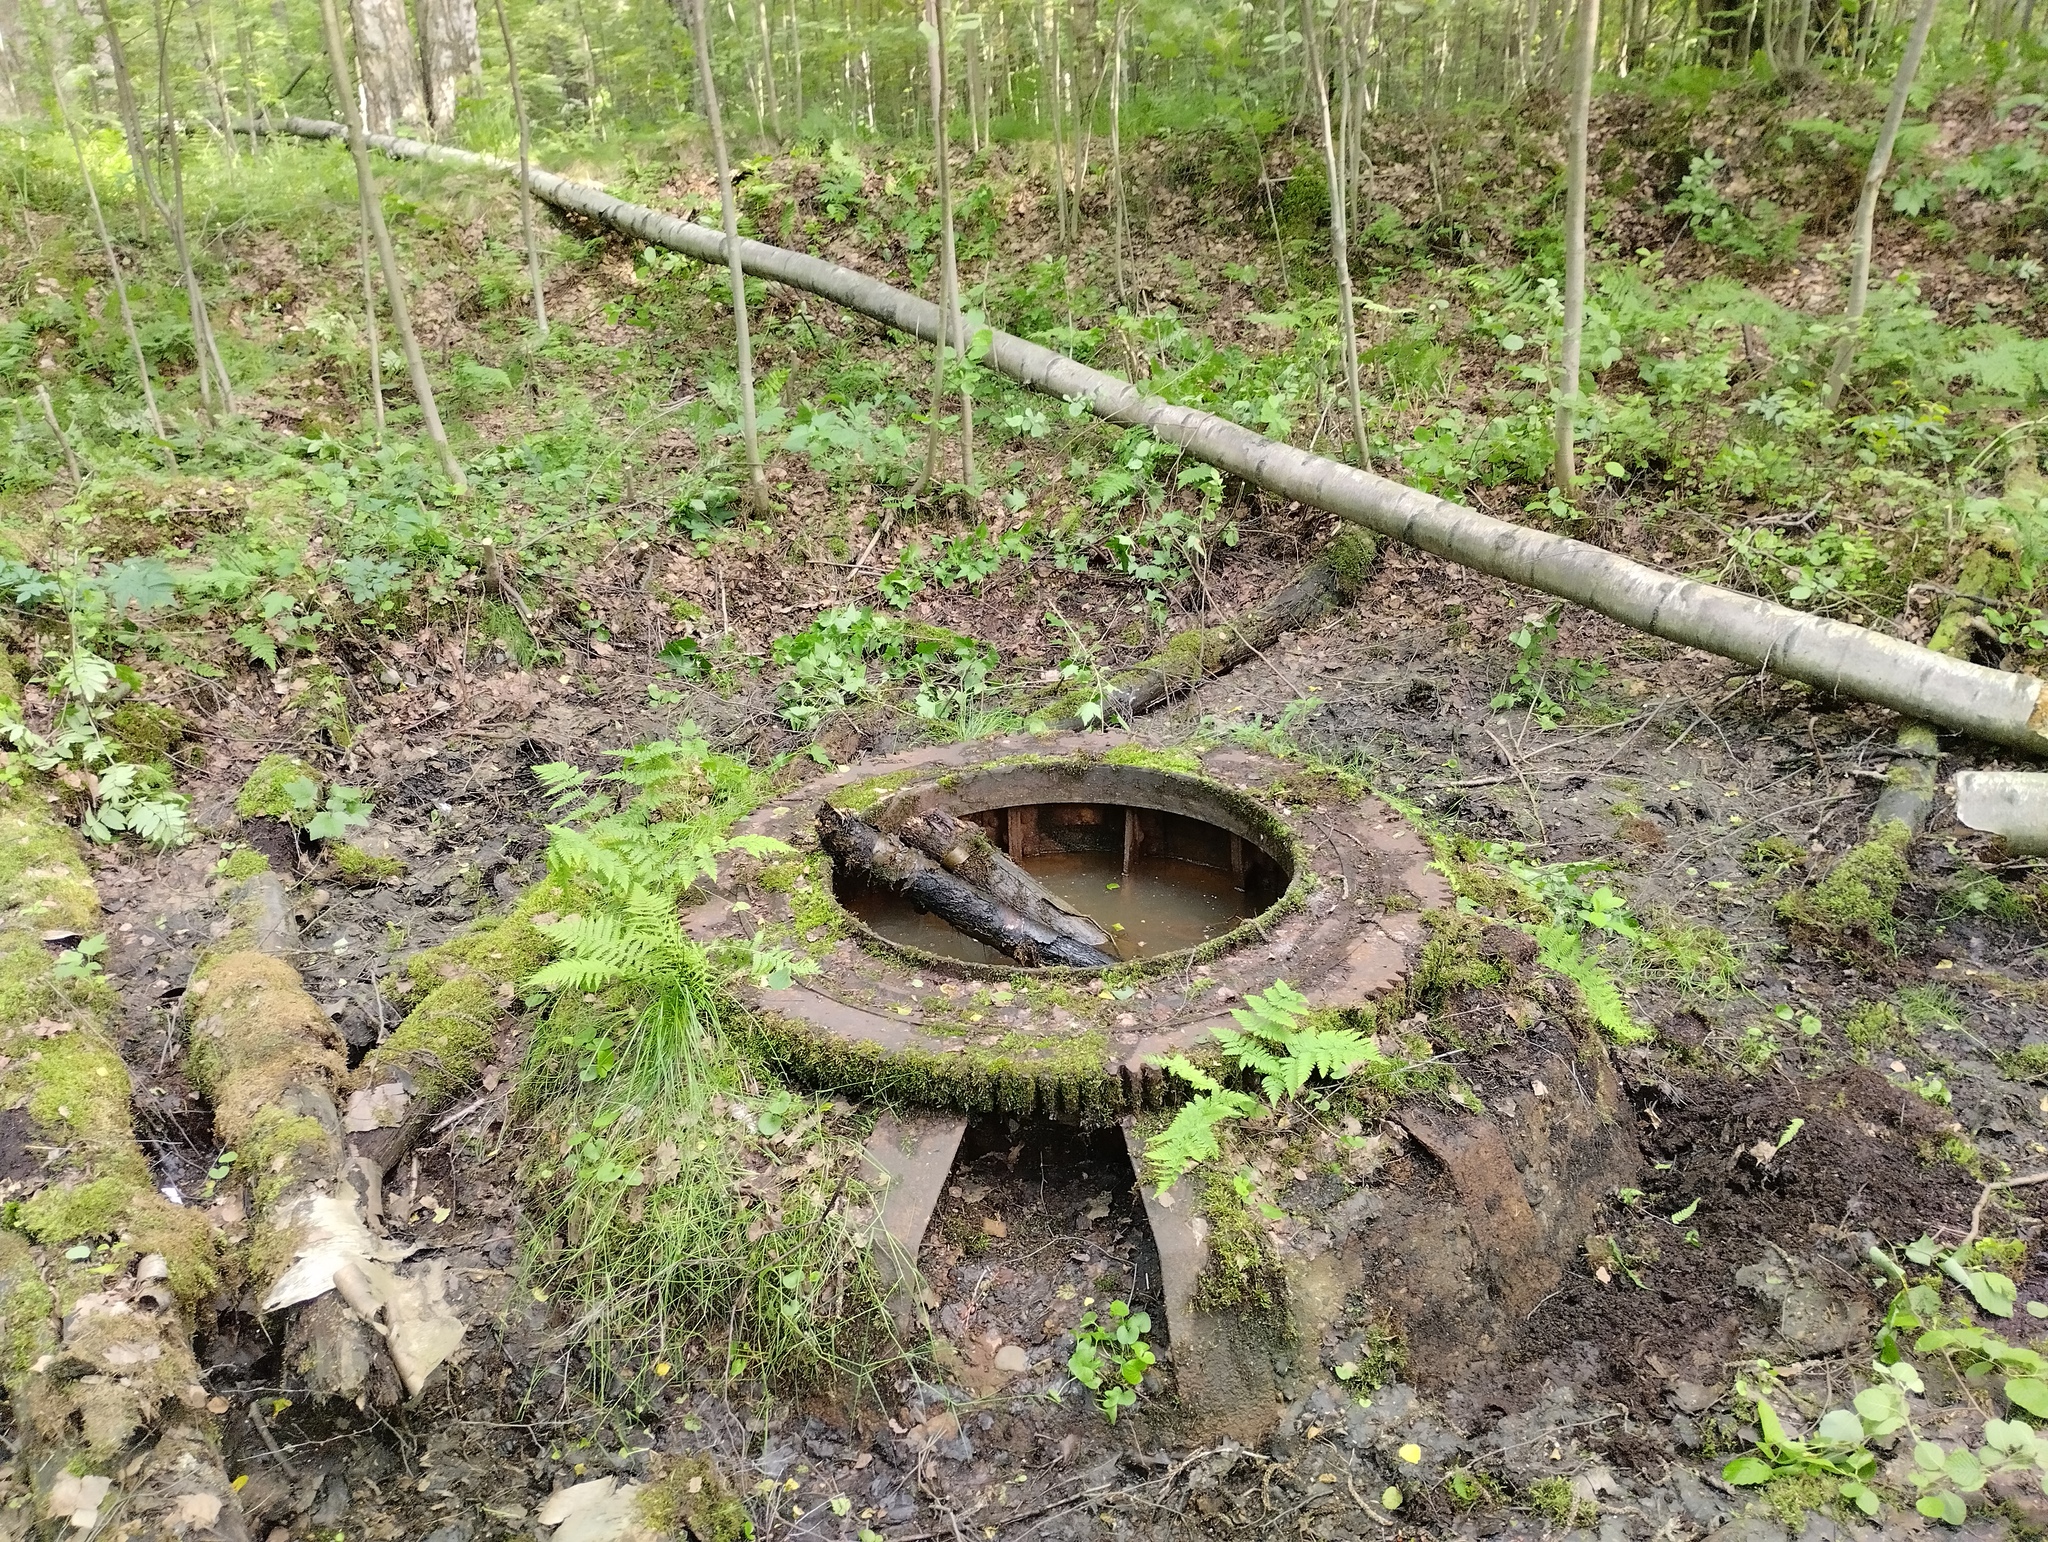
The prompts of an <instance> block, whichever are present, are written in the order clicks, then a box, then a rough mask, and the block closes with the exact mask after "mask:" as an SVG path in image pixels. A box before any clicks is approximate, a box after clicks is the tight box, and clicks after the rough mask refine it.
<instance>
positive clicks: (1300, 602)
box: [1045, 530, 1379, 728]
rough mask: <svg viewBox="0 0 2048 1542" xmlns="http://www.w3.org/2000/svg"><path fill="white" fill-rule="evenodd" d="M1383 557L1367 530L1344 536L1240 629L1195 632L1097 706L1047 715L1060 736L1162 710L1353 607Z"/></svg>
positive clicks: (1106, 693) (1083, 698) (1123, 679)
mask: <svg viewBox="0 0 2048 1542" xmlns="http://www.w3.org/2000/svg"><path fill="white" fill-rule="evenodd" d="M1378 555H1379V543H1378V542H1376V541H1375V540H1374V539H1373V538H1372V537H1371V536H1370V535H1367V534H1366V533H1365V532H1364V531H1362V530H1340V531H1339V532H1338V533H1337V534H1336V536H1335V537H1333V538H1332V540H1331V541H1330V544H1329V545H1328V546H1327V547H1325V548H1324V549H1323V551H1322V553H1321V555H1319V556H1318V557H1317V558H1316V560H1315V561H1313V562H1311V563H1310V564H1309V565H1308V566H1307V567H1305V568H1303V569H1302V570H1301V572H1299V573H1297V574H1296V575H1295V577H1294V579H1293V581H1292V582H1291V583H1289V584H1288V585H1287V586H1286V587H1285V588H1282V589H1279V590H1276V591H1275V592H1274V593H1272V594H1270V595H1268V596H1267V597H1266V598H1265V599H1263V600H1261V601H1260V602H1259V603H1258V604H1257V605H1256V606H1254V607H1253V608H1252V609H1251V610H1249V611H1247V612H1246V613H1245V614H1244V615H1243V616H1241V617H1239V618H1238V619H1237V620H1235V621H1225V622H1223V623H1221V624H1220V625H1217V626H1197V627H1190V628H1188V630H1186V631H1185V632H1177V633H1175V634H1174V636H1173V637H1171V638H1169V639H1168V640H1167V643H1166V646H1165V647H1163V648H1161V649H1160V650H1159V651H1158V652H1157V653H1155V654H1153V655H1152V657H1150V658H1149V659H1146V660H1145V661H1144V662H1143V663H1142V664H1139V665H1137V666H1136V667H1135V668H1132V669H1126V670H1123V671H1121V672H1120V673H1118V674H1115V675H1113V676H1111V677H1110V679H1109V681H1108V683H1107V685H1106V686H1105V687H1104V689H1103V692H1102V695H1101V697H1100V699H1099V701H1098V699H1097V698H1096V697H1095V696H1094V695H1093V694H1092V693H1085V692H1084V693H1081V694H1079V695H1068V696H1065V697H1062V698H1061V699H1060V701H1059V702H1058V703H1057V704H1056V705H1055V706H1054V707H1053V709H1052V710H1051V711H1050V712H1048V713H1047V714H1045V718H1046V721H1047V722H1049V723H1051V724H1053V725H1054V726H1057V727H1061V728H1088V727H1092V726H1095V725H1094V723H1093V721H1092V714H1091V715H1090V719H1091V720H1088V721H1084V719H1083V716H1082V709H1083V708H1084V707H1086V706H1096V705H1099V706H1100V708H1101V711H1102V718H1101V722H1102V725H1103V726H1108V725H1110V724H1113V723H1117V722H1128V721H1129V720H1130V719H1132V718H1134V717H1136V716H1138V715H1139V714H1140V713H1142V712H1149V711H1151V710H1152V709H1153V708H1154V707H1156V706H1158V705H1159V704H1160V703H1161V702H1164V701H1167V700H1169V699H1170V698H1172V697H1174V696H1177V695H1184V694H1186V693H1187V692H1188V691H1191V690H1193V689H1194V688H1195V687H1196V686H1197V685H1200V684H1201V683H1202V681H1203V680H1204V679H1206V678H1208V677H1209V676H1211V675H1220V674H1223V673H1225V672H1226V671H1228V670H1232V669H1235V668H1236V667H1237V666H1238V665H1240V664H1242V663H1243V662H1244V661H1245V660H1246V659H1248V658H1251V657H1252V656H1253V655H1254V654H1256V653H1260V652H1262V651H1264V650H1265V649H1267V648H1270V647H1272V646H1273V644H1274V643H1276V642H1278V641H1279V640H1280V637H1281V635H1282V634H1283V633H1287V632H1298V631H1300V630H1301V629H1302V628H1304V627H1306V626H1308V625H1309V624H1310V623H1311V622H1315V621H1319V620H1321V619H1322V618H1323V617H1324V616H1326V615H1328V614H1329V613H1330V612H1331V611H1333V610H1335V609H1336V608H1337V607H1338V606H1339V605H1349V604H1350V603H1351V602H1352V601H1353V600H1354V599H1356V598H1357V597H1358V591H1359V590H1360V589H1361V588H1362V587H1364V584H1365V578H1366V575H1367V574H1368V573H1370V572H1371V571H1372V564H1373V559H1374V558H1375V557H1377V556H1378Z"/></svg>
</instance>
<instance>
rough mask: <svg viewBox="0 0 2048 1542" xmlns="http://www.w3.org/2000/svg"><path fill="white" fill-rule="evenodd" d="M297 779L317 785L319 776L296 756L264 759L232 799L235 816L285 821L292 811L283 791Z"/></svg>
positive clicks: (271, 756)
mask: <svg viewBox="0 0 2048 1542" xmlns="http://www.w3.org/2000/svg"><path fill="white" fill-rule="evenodd" d="M301 779H304V780H305V781H309V782H311V783H313V784H314V786H316V787H317V786H318V785H319V784H320V774H319V773H318V772H317V771H315V770H314V769H313V768H312V767H311V766H309V765H307V764H306V763H305V762H304V761H303V760H300V759H299V758H298V756H296V755H265V756H264V757H263V759H262V760H260V761H258V762H257V763H256V769H255V770H254V771H251V772H250V773H249V779H248V780H247V781H246V782H244V783H242V790H241V791H240V792H239V793H237V794H236V795H235V812H236V813H237V814H239V815H241V816H242V818H244V819H285V820H289V819H290V818H291V817H292V815H293V812H294V811H293V808H292V800H291V799H290V798H289V797H288V796H286V794H285V787H286V785H287V784H288V783H291V782H295V781H299V780H301Z"/></svg>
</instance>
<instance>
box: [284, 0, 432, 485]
mask: <svg viewBox="0 0 2048 1542" xmlns="http://www.w3.org/2000/svg"><path fill="white" fill-rule="evenodd" d="M363 3H365V4H367V3H371V0H363ZM320 28H321V31H322V32H323V33H324V34H325V36H326V42H327V64H328V68H330V69H331V70H333V72H334V85H335V91H336V94H337V95H339V96H340V97H341V100H342V106H343V109H344V112H343V116H344V118H345V120H346V122H347V124H348V144H349V152H350V153H351V154H352V155H353V156H354V157H355V163H356V196H357V198H358V200H359V201H360V202H361V205H362V211H363V216H364V218H365V219H366V220H368V221H369V225H370V235H371V237H372V239H373V240H374V241H375V243H376V247H377V265H378V266H379V267H380V268H382V269H383V272H384V295H385V298H386V300H387V301H389V303H390V305H391V330H392V331H394V332H396V333H397V334H398V346H399V347H400V349H402V350H403V351H404V354H405V367H406V372H407V374H409V375H410V376H411V378H412V394H413V396H414V397H415V398H416V399H417V400H418V402H419V404H420V416H421V418H422V419H424V420H425V423H426V428H427V437H428V438H429V439H430V440H432V441H433V444H434V448H435V450H436V451H438V452H439V454H440V457H441V469H442V470H443V471H444V472H446V473H447V476H448V480H449V481H450V482H452V483H454V484H455V490H456V491H457V492H458V493H463V494H467V493H468V491H469V482H468V480H467V479H466V478H465V477H464V476H463V474H462V464H461V462H459V461H458V460H456V458H455V451H454V450H453V449H451V448H450V447H449V444H448V435H447V433H446V431H445V430H444V429H443V428H442V427H441V413H440V409H439V408H438V407H436V406H435V404H434V386H433V382H432V381H430V380H428V379H427V361H426V358H425V357H424V356H423V355H422V354H421V353H420V340H419V338H418V336H417V335H415V333H414V332H413V329H412V311H411V308H410V307H409V306H408V305H407V304H406V302H405V275H404V274H403V273H402V272H400V271H399V267H398V253H397V252H396V251H395V250H393V248H392V245H391V231H390V228H389V227H388V226H387V225H386V224H385V223H384V205H383V202H382V200H381V199H380V197H379V195H378V193H377V174H376V173H375V172H374V171H372V170H371V169H370V151H369V147H368V144H367V142H366V141H365V139H364V135H363V124H362V119H361V118H359V117H358V116H357V115H356V94H355V90H354V83H353V82H352V81H351V80H350V79H349V72H348V59H347V57H346V56H345V55H344V54H343V52H342V44H341V18H340V16H339V15H338V14H336V11H335V6H334V0H320Z"/></svg>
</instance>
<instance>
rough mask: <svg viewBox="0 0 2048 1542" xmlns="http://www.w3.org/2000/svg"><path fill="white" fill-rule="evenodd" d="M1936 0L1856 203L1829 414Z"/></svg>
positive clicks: (1844, 371) (1912, 43)
mask: <svg viewBox="0 0 2048 1542" xmlns="http://www.w3.org/2000/svg"><path fill="white" fill-rule="evenodd" d="M1935 3H1936V0H1920V14H1919V15H1918V16H1916V17H1914V18H1913V31H1912V33H1911V34H1910V35H1909V36H1908V37H1907V38H1906V51H1905V53H1903V54H1902V55H1900V57H1899V73H1898V74H1897V75H1896V76H1895V77H1894V78H1893V80H1892V100H1891V106H1890V107H1889V108H1887V109H1886V111H1885V115H1884V127H1883V128H1882V129H1880V130H1879V131H1878V136H1877V146H1876V148H1875V149H1873V150H1872V151H1871V152H1870V166H1869V168H1868V169H1867V170H1866V171H1865V172H1864V173H1863V196H1862V197H1861V198H1860V199H1858V200H1857V203H1856V233H1855V235H1854V237H1853V238H1852V243H1853V244H1852V250H1853V251H1854V252H1855V259H1854V262H1853V264H1852V266H1851V268H1850V272H1849V308H1848V310H1847V311H1846V312H1845V313H1844V314H1843V318H1842V319H1843V322H1844V323H1845V325H1844V328H1843V331H1842V335H1841V337H1840V339H1838V340H1837V341H1836V343H1835V357H1834V362H1833V363H1832V364H1830V365H1829V366H1828V383H1827V389H1826V390H1825V391H1824V392H1823V393H1822V395H1821V403H1822V405H1823V406H1825V407H1826V408H1827V409H1828V410H1829V411H1830V412H1832V411H1834V409H1835V404H1836V403H1837V402H1839V401H1840V400H1841V399H1842V383H1843V381H1845V380H1846V379H1847V378H1848V375H1849V364H1850V361H1851V360H1852V359H1853V358H1854V357H1855V354H1856V337H1857V334H1858V333H1859V332H1861V331H1862V327H1861V325H1860V323H1861V322H1862V320H1863V307H1864V304H1865V303H1866V302H1867V301H1868V300H1869V298H1870V249H1871V246H1872V245H1873V243H1874V242H1875V240H1876V235H1877V195H1878V193H1879V191H1880V190H1881V189H1882V188H1883V187H1884V177H1885V172H1886V171H1887V170H1888V169H1889V168H1890V166H1891V162H1892V146H1893V145H1894V144H1895V143H1896V142H1897V141H1898V137H1899V122H1900V120H1901V119H1903V118H1904V117H1905V116H1906V98H1907V97H1908V96H1910V95H1911V94H1912V91H1913V76H1914V75H1915V74H1917V73H1918V72H1919V69H1920V55H1921V54H1922V53H1923V52H1924V51H1925V50H1926V48H1927V33H1928V30H1929V29H1930V28H1931V27H1932V26H1933V25H1934V7H1935Z"/></svg>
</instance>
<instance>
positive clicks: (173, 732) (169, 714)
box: [107, 701, 191, 764]
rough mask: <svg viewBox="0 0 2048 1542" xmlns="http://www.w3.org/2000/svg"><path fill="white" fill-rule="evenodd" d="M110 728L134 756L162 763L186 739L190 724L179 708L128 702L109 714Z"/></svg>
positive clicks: (132, 756)
mask: <svg viewBox="0 0 2048 1542" xmlns="http://www.w3.org/2000/svg"><path fill="white" fill-rule="evenodd" d="M107 731H108V732H109V733H111V734H112V735H113V736H114V737H115V738H116V739H119V740H120V741H121V743H122V744H123V745H125V746H126V747H127V749H128V751H129V755H130V757H131V758H132V759H135V760H141V761H149V762H151V763H153V764H162V763H163V762H164V761H166V760H168V759H169V758H170V753H171V751H172V750H174V749H176V748H177V747H178V746H179V745H181V744H183V743H184V742H185V740H186V738H187V736H188V735H189V734H190V731H191V727H190V725H189V724H188V723H187V722H186V720H185V714H184V713H182V712H179V711H178V710H177V709H176V708H173V707H159V706H155V705H153V704H151V703H149V702H146V701H129V702H123V703H122V704H121V705H120V706H118V707H116V708H115V709H114V710H113V712H112V713H111V714H110V715H109V716H108V718H107Z"/></svg>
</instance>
